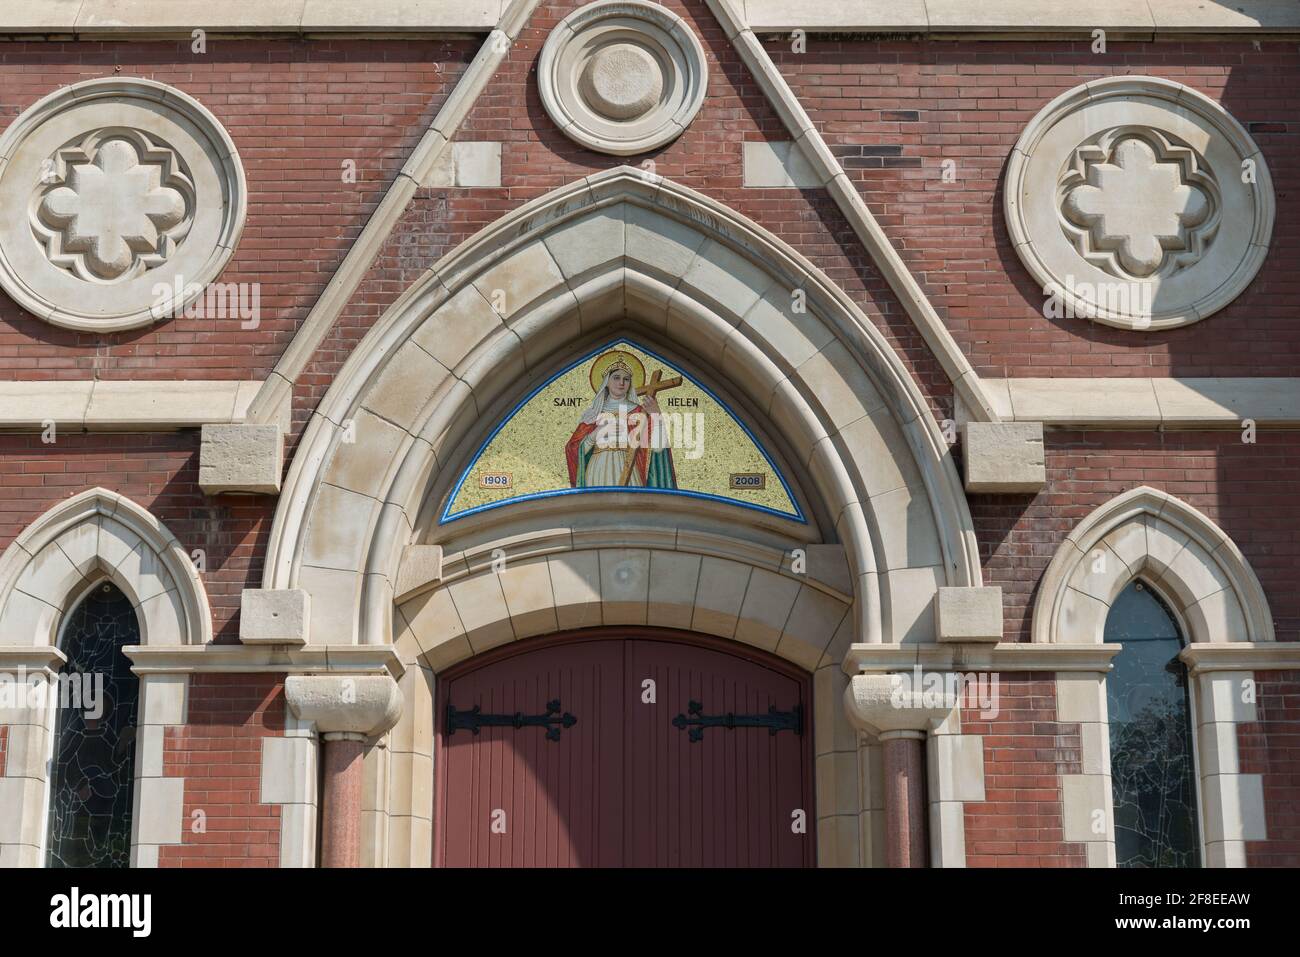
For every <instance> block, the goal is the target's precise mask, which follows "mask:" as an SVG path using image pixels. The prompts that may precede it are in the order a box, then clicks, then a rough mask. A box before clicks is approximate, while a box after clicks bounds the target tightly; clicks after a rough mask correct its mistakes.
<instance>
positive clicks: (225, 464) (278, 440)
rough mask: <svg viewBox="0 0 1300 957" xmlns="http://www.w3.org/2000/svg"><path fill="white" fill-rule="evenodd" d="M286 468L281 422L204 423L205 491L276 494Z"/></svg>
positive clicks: (201, 448) (202, 480)
mask: <svg viewBox="0 0 1300 957" xmlns="http://www.w3.org/2000/svg"><path fill="white" fill-rule="evenodd" d="M283 471H284V433H283V431H282V430H281V427H280V425H279V424H274V423H273V424H270V425H254V424H252V423H249V422H243V423H239V424H237V425H205V426H203V430H202V436H201V441H200V445H199V487H200V488H201V489H203V494H205V495H220V494H223V493H226V492H236V493H242V494H245V495H276V494H278V493H279V491H280V476H281V473H282V472H283Z"/></svg>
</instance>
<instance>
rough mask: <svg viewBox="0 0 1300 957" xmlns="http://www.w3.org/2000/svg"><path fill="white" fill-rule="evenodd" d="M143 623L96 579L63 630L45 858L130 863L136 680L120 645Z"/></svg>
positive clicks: (81, 863) (60, 862) (55, 862)
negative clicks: (64, 662) (93, 585)
mask: <svg viewBox="0 0 1300 957" xmlns="http://www.w3.org/2000/svg"><path fill="white" fill-rule="evenodd" d="M139 640H140V623H139V620H138V619H137V618H136V614H135V609H134V608H133V607H132V605H131V602H130V600H129V599H127V597H126V596H125V595H123V594H122V592H121V591H120V590H118V588H117V587H116V586H115V585H112V584H109V583H107V582H105V583H103V584H100V585H96V586H95V588H94V589H93V590H92V591H91V593H90V594H89V595H88V596H87V597H86V598H85V600H84V601H82V603H81V604H80V605H78V606H77V609H76V611H74V612H73V613H72V615H71V617H70V618H69V619H68V622H67V625H66V626H65V627H64V630H63V641H62V646H63V648H62V650H63V653H64V654H65V655H67V656H68V663H67V665H65V666H64V669H63V672H62V674H61V675H60V680H59V682H58V684H57V685H56V688H57V691H58V694H59V701H58V712H57V713H58V718H57V721H56V722H55V737H54V762H53V772H52V775H51V780H50V815H49V833H48V837H47V839H46V847H47V848H48V849H49V850H48V851H47V856H46V862H47V864H48V865H49V866H50V867H129V866H130V863H131V805H132V799H133V790H134V778H135V727H136V703H137V701H138V699H139V696H140V682H139V680H138V679H137V678H136V676H135V675H134V674H132V673H131V662H130V661H129V660H128V659H127V657H126V656H125V655H124V654H122V647H123V646H124V645H134V644H139Z"/></svg>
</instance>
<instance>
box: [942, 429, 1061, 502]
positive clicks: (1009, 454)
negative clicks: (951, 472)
mask: <svg viewBox="0 0 1300 957" xmlns="http://www.w3.org/2000/svg"><path fill="white" fill-rule="evenodd" d="M962 454H963V456H964V457H965V460H966V491H968V492H974V493H991V494H995V495H1006V494H1020V493H1025V492H1040V491H1042V490H1043V489H1044V488H1045V487H1046V486H1047V465H1046V460H1045V458H1044V449H1043V423H1041V422H967V423H966V424H965V425H964V426H962Z"/></svg>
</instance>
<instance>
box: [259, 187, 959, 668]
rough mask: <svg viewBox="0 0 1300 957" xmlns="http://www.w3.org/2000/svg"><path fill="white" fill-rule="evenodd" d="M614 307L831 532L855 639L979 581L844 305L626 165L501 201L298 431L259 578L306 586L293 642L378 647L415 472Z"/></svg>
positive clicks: (379, 328) (718, 213) (783, 254)
mask: <svg viewBox="0 0 1300 957" xmlns="http://www.w3.org/2000/svg"><path fill="white" fill-rule="evenodd" d="M629 320H630V321H632V322H634V323H637V324H639V326H640V327H641V328H644V329H647V330H650V331H652V332H654V333H655V334H656V335H658V336H659V337H660V338H661V339H663V340H666V341H669V342H671V343H674V344H675V345H676V346H677V347H678V348H680V349H681V350H682V351H689V352H690V354H691V355H693V356H695V357H697V358H698V360H699V362H700V363H701V364H707V365H709V366H710V367H712V368H717V369H723V368H726V369H727V370H728V371H729V373H730V375H731V380H730V386H731V387H732V388H733V389H734V390H735V391H737V392H739V393H741V394H743V396H744V398H745V399H746V400H747V401H748V402H749V404H750V405H751V406H752V407H754V408H756V409H757V410H758V411H759V412H760V413H762V414H764V415H766V416H767V420H768V422H769V423H770V427H771V430H772V431H773V432H774V433H777V434H778V435H779V436H780V437H781V439H782V440H783V441H784V442H785V443H786V445H787V446H788V448H789V449H790V450H791V451H792V456H791V457H792V458H794V459H796V460H797V464H798V465H799V466H800V467H801V468H802V469H803V470H804V473H805V475H806V477H807V482H808V485H809V486H810V489H809V492H810V494H811V495H813V496H815V497H817V498H818V499H819V500H820V502H821V503H822V505H823V506H824V508H825V511H826V513H827V514H829V515H830V516H831V523H832V524H833V526H834V534H835V537H836V538H837V539H838V540H839V542H841V543H843V546H844V548H845V550H846V553H847V556H848V562H849V568H850V573H851V590H852V592H853V595H854V619H855V627H854V629H853V631H854V640H857V641H869V642H880V641H919V640H933V637H934V634H933V621H932V617H930V616H931V611H930V606H931V599H932V596H933V594H934V591H935V589H937V588H938V587H939V586H941V585H953V586H971V585H979V584H980V583H981V581H980V566H979V559H978V555H977V549H976V545H975V539H974V533H973V529H972V526H971V521H970V516H969V511H968V509H967V506H966V502H965V498H964V495H963V492H962V489H961V483H960V479H959V477H958V474H957V470H956V468H955V466H954V464H953V461H952V458H951V455H950V452H949V449H948V446H947V444H946V442H945V441H944V439H943V436H942V434H941V433H940V431H939V429H938V427H937V425H936V424H935V423H934V421H933V420H932V418H931V416H930V413H929V410H928V407H927V405H926V402H925V399H924V397H923V396H922V394H921V392H920V390H919V389H918V388H917V386H916V384H915V383H914V382H913V381H912V380H911V378H910V377H909V375H908V373H907V372H906V370H905V368H904V367H903V366H902V364H901V362H900V361H899V359H898V357H897V356H896V355H895V354H894V353H893V351H892V350H891V349H890V347H889V345H888V344H887V343H886V342H885V340H884V339H883V337H882V336H881V335H880V334H879V332H877V331H876V330H875V328H874V327H873V326H872V325H871V323H870V322H869V321H868V320H867V318H866V316H865V315H864V314H863V313H862V312H861V310H860V309H859V308H858V307H857V306H856V305H855V304H854V303H853V301H852V300H851V299H849V297H848V296H846V295H845V294H844V293H843V291H842V290H840V289H838V288H837V287H836V286H835V285H834V284H833V283H832V282H831V281H830V280H829V279H828V278H827V277H826V276H825V275H823V274H822V273H821V272H819V271H818V270H817V269H816V268H815V267H813V266H812V265H811V264H810V263H809V262H807V261H806V260H805V259H803V258H802V257H800V256H799V255H798V254H797V253H796V252H794V251H793V250H792V249H790V248H789V247H788V246H786V245H785V244H783V243H781V242H780V241H779V240H777V239H776V238H775V237H773V236H771V235H770V234H768V233H766V232H765V231H764V230H762V229H761V228H760V227H758V226H757V225H756V224H754V223H753V222H751V221H749V220H747V219H745V218H744V217H741V216H739V215H738V214H736V213H734V212H733V211H731V210H729V209H727V208H725V207H723V206H721V205H719V204H717V203H716V202H714V201H712V200H710V199H708V198H706V197H704V196H701V195H699V194H697V193H694V192H693V191H691V190H688V189H685V188H683V187H681V186H678V185H676V184H673V183H671V182H669V181H666V180H663V179H660V178H658V177H653V176H647V175H646V174H645V173H644V172H643V171H639V170H634V169H631V168H628V167H621V168H618V169H613V170H609V171H607V172H604V173H600V174H597V175H594V176H591V177H587V178H585V179H583V180H580V181H578V182H576V183H573V184H571V185H569V186H567V187H564V188H562V189H559V190H556V191H555V192H553V193H551V194H548V195H547V196H544V197H542V198H540V199H538V200H535V201H533V202H531V203H529V204H527V205H525V206H523V207H522V208H520V209H518V210H516V211H514V212H512V213H511V214H509V215H507V216H506V217H503V218H502V220H500V221H499V222H497V223H496V224H494V225H493V226H491V227H488V228H487V229H485V230H484V231H482V232H480V233H479V234H478V235H476V236H475V237H473V238H472V239H471V240H469V241H468V242H467V243H465V245H464V246H462V247H461V248H460V249H458V250H457V251H456V252H455V253H453V254H452V255H451V256H449V257H447V258H446V259H445V260H443V261H442V262H441V263H439V264H438V265H437V266H436V267H435V268H434V269H433V270H431V271H430V272H429V273H428V274H427V275H426V276H425V277H424V278H423V279H422V280H421V281H419V282H418V283H416V284H415V285H414V286H413V287H412V288H411V289H409V290H408V291H407V292H406V293H405V294H404V295H403V296H402V297H401V298H400V299H399V300H398V301H397V302H396V303H395V304H394V305H393V306H392V307H391V308H390V309H389V311H388V312H387V313H386V314H385V315H384V317H382V318H381V320H380V321H379V322H378V324H377V325H376V326H375V328H374V329H372V330H371V331H370V333H369V334H368V335H367V337H366V338H365V340H363V342H362V343H361V345H360V346H359V347H358V348H357V349H356V350H355V351H354V353H353V354H352V356H351V357H350V358H349V360H348V362H347V363H346V364H345V366H344V368H343V370H342V371H341V372H340V374H339V376H338V378H337V379H336V381H335V382H334V384H333V385H332V386H331V388H330V390H329V392H328V394H327V395H326V397H325V398H324V400H323V401H322V402H321V404H320V406H319V408H318V409H317V410H316V412H315V414H314V415H313V417H312V420H311V421H310V423H309V424H308V426H307V429H306V431H305V433H304V436H303V439H302V442H301V444H300V447H299V450H298V452H297V455H296V456H295V458H294V462H293V465H292V467H291V469H290V472H289V475H288V478H287V480H286V485H285V489H284V492H283V494H282V495H281V499H280V503H279V506H278V509H277V512H276V516H275V521H274V525H273V528H272V533H271V539H270V544H269V552H268V560H267V568H266V573H265V576H264V581H263V584H264V587H267V588H276V589H283V588H305V589H306V590H307V591H309V592H310V593H311V594H312V621H311V631H310V639H309V640H310V641H312V642H313V643H316V642H328V643H353V642H361V643H371V642H381V643H382V642H387V641H390V640H391V636H392V634H393V627H392V606H393V597H394V582H395V579H396V574H397V569H398V566H399V563H400V559H401V554H402V551H403V549H404V548H405V546H407V545H408V544H410V543H411V541H412V540H413V536H414V535H415V534H416V530H417V528H418V524H419V515H420V513H421V508H422V506H423V504H424V500H425V498H426V497H427V495H428V492H429V488H430V486H431V482H432V480H433V477H434V476H435V475H436V474H437V473H438V472H439V470H441V469H443V468H447V467H449V466H450V465H451V464H452V458H453V456H455V455H458V454H460V453H459V451H458V450H459V449H460V447H461V445H462V443H463V442H464V441H465V438H466V436H467V435H469V434H470V432H471V430H472V429H473V428H474V426H475V424H476V423H477V421H478V420H479V419H480V417H482V416H483V415H484V414H485V412H486V410H487V409H488V408H490V407H491V406H492V405H493V403H494V402H495V401H497V400H499V398H500V396H501V395H502V394H503V390H504V389H505V388H506V384H507V383H512V382H517V381H520V380H523V379H526V378H527V377H528V376H530V375H538V374H540V373H541V372H542V371H544V370H545V369H547V368H548V367H550V366H551V365H552V364H554V363H555V362H557V361H558V360H557V356H559V355H562V350H563V349H565V348H566V347H568V346H569V345H570V344H571V343H573V342H574V341H576V340H579V339H581V338H582V337H583V336H584V335H590V334H592V333H593V332H594V331H598V330H601V329H603V328H605V327H607V326H612V325H614V324H616V323H620V322H625V321H629Z"/></svg>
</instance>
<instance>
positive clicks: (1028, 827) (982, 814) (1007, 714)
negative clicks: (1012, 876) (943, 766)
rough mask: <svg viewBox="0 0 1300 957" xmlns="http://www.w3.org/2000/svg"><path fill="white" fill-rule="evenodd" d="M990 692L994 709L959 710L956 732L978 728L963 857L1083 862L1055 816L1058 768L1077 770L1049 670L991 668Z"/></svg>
mask: <svg viewBox="0 0 1300 957" xmlns="http://www.w3.org/2000/svg"><path fill="white" fill-rule="evenodd" d="M998 694H999V708H998V714H997V716H996V717H993V718H982V717H980V712H979V709H977V708H967V707H963V708H962V713H961V727H962V733H963V734H980V735H983V736H984V801H983V802H968V803H967V804H966V805H965V827H966V863H967V865H968V866H970V867H1085V866H1086V865H1087V854H1086V851H1085V849H1084V846H1083V845H1082V844H1078V843H1067V842H1066V840H1065V830H1064V825H1063V823H1062V819H1061V801H1062V787H1061V775H1062V774H1079V773H1081V772H1082V764H1081V761H1082V753H1081V750H1082V743H1081V741H1080V738H1079V725H1078V722H1059V721H1057V720H1056V679H1055V675H1053V674H1050V673H1042V674H1040V673H1035V672H1026V673H1019V674H1003V675H999V686H998Z"/></svg>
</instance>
